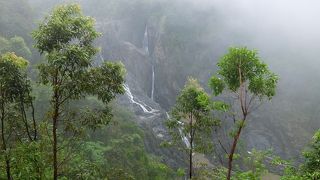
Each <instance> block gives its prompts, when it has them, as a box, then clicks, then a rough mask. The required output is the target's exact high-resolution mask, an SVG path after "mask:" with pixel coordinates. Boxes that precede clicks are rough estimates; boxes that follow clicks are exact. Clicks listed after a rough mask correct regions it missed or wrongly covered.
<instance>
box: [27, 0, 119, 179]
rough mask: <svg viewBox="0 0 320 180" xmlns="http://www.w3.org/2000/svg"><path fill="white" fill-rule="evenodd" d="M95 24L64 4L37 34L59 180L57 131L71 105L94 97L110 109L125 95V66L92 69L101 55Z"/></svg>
mask: <svg viewBox="0 0 320 180" xmlns="http://www.w3.org/2000/svg"><path fill="white" fill-rule="evenodd" d="M94 22H95V21H94V19H93V18H91V17H87V16H84V15H83V14H82V12H81V8H80V7H79V5H76V4H72V5H62V6H58V7H56V8H55V9H54V10H53V11H52V13H51V14H50V15H49V16H47V17H46V18H45V19H44V20H43V21H42V22H41V23H40V24H39V28H38V29H37V30H36V31H34V32H33V37H34V39H35V47H36V48H37V49H38V50H39V51H40V53H41V54H45V56H46V62H45V63H43V64H41V65H39V73H40V82H41V83H42V84H45V85H48V86H50V87H51V90H52V97H51V108H52V109H51V111H50V113H49V114H50V118H51V120H52V136H53V142H52V143H53V145H52V154H53V163H52V166H53V170H54V171H53V179H55V180H56V179H57V178H58V175H59V172H58V166H59V164H61V163H63V162H60V163H59V162H58V133H57V130H58V127H59V123H60V122H63V121H66V120H68V119H67V118H66V117H65V116H63V115H64V114H66V112H65V111H67V110H66V108H65V107H66V106H67V102H69V101H70V100H79V99H83V98H84V97H86V96H88V95H94V96H97V97H98V98H99V99H100V100H101V101H102V102H104V103H105V104H106V107H107V104H108V103H109V102H110V101H111V100H113V99H114V98H115V96H116V95H117V94H122V93H124V89H123V87H122V84H123V82H124V74H125V70H124V68H123V65H122V64H121V63H111V62H107V63H104V64H103V65H101V66H99V67H92V58H93V57H94V56H95V54H96V53H97V52H98V48H96V47H95V46H94V43H93V42H94V40H95V39H96V38H97V37H98V36H99V33H98V32H97V31H96V30H95V28H94ZM63 112H64V113H63ZM102 114H104V116H103V117H104V118H102V119H101V118H88V117H87V116H78V118H79V122H81V123H80V124H79V125H90V126H95V124H106V123H107V122H108V120H109V119H110V117H111V114H110V111H109V110H104V111H103V113H102ZM64 118H65V119H64ZM60 125H62V124H60Z"/></svg>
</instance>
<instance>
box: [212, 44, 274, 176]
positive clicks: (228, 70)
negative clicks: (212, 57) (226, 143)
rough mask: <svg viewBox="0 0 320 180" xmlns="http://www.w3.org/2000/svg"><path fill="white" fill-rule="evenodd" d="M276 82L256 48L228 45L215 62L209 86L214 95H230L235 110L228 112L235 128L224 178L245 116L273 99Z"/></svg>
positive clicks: (245, 118)
mask: <svg viewBox="0 0 320 180" xmlns="http://www.w3.org/2000/svg"><path fill="white" fill-rule="evenodd" d="M277 82H278V77H277V75H275V74H274V73H272V72H271V71H270V70H269V68H268V66H267V64H265V63H264V62H262V61H261V60H260V58H259V56H258V53H257V51H255V50H249V49H247V48H246V47H239V48H230V49H229V52H228V53H227V54H226V55H224V56H223V57H222V58H221V59H220V61H219V62H218V71H217V75H216V76H212V77H211V79H210V82H209V85H210V87H211V89H212V90H213V94H214V95H215V96H218V95H220V94H221V93H222V92H223V91H226V92H227V93H228V95H229V96H232V99H233V102H232V104H230V105H229V107H231V109H233V110H234V112H231V114H232V116H233V121H234V124H235V127H234V129H233V130H232V132H231V135H232V145H231V148H230V151H229V152H228V154H227V156H228V174H227V179H230V178H231V171H232V161H233V159H234V154H235V151H236V147H237V144H238V142H239V138H240V135H241V132H242V130H243V128H244V127H245V123H246V121H247V119H248V115H249V114H250V113H252V111H254V110H256V109H257V108H258V107H259V105H260V104H261V103H263V102H264V101H266V100H271V99H272V97H273V96H274V95H275V92H276V85H277ZM234 97H235V98H234Z"/></svg>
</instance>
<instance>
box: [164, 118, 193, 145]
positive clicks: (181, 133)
mask: <svg viewBox="0 0 320 180" xmlns="http://www.w3.org/2000/svg"><path fill="white" fill-rule="evenodd" d="M166 115H167V118H168V119H170V115H169V113H168V112H166ZM178 123H179V124H180V125H181V126H183V122H181V121H178ZM178 130H179V133H180V136H181V138H182V141H183V142H184V144H185V145H186V147H187V148H190V142H189V140H188V138H187V137H186V136H185V135H183V132H182V130H183V128H182V127H179V128H178Z"/></svg>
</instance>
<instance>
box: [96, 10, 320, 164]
mask: <svg viewBox="0 0 320 180" xmlns="http://www.w3.org/2000/svg"><path fill="white" fill-rule="evenodd" d="M180 8H181V7H180ZM180 11H181V10H180ZM166 13H167V14H166ZM171 13H172V12H171ZM178 13H179V12H177V13H176V14H175V13H173V14H174V15H172V14H170V13H168V12H162V14H161V15H158V16H157V17H154V16H150V17H149V16H144V18H141V19H139V20H137V19H135V23H134V24H135V26H134V28H133V26H132V24H133V23H132V22H131V21H130V20H128V18H124V19H118V20H112V19H111V20H110V18H109V19H105V20H103V19H100V20H99V21H98V29H99V30H100V32H102V34H103V36H102V37H101V39H100V40H99V42H98V45H99V46H101V47H102V52H101V56H102V59H107V60H120V61H122V62H123V63H124V64H125V66H126V69H127V82H126V84H127V87H128V89H127V95H125V96H123V97H121V98H120V100H119V102H120V103H121V104H123V105H125V106H127V107H129V108H130V109H132V111H133V112H135V114H136V116H137V119H138V123H139V124H140V125H141V126H142V127H144V129H145V130H146V132H147V133H148V134H149V135H150V136H148V138H147V139H146V142H145V143H146V145H147V147H148V148H149V152H152V153H155V154H157V155H160V156H164V157H165V159H166V160H165V161H167V162H169V161H170V164H173V165H174V166H178V165H179V164H180V165H181V164H183V161H182V160H181V157H182V156H181V155H180V154H178V153H176V151H174V150H168V149H164V148H159V144H160V142H161V141H162V140H163V139H165V138H168V137H167V133H166V129H165V126H164V121H165V119H166V116H165V112H166V111H168V110H170V107H171V106H172V105H173V104H174V102H175V97H176V95H177V94H178V92H179V90H180V89H181V88H182V87H183V85H184V83H185V80H186V79H187V77H188V76H194V77H195V78H198V79H199V80H200V82H201V83H202V84H203V86H204V87H206V84H207V80H208V78H209V77H210V75H211V74H213V73H214V72H215V70H216V66H215V64H216V62H217V60H218V58H219V57H220V56H222V55H223V54H224V53H225V51H226V49H227V47H228V46H230V45H233V44H240V45H243V44H247V43H248V42H247V41H245V40H243V39H246V38H245V37H243V36H241V35H240V34H237V33H231V32H230V29H229V30H228V28H230V27H223V23H221V22H219V21H216V19H217V17H216V16H215V15H214V14H213V15H212V14H205V13H203V12H201V13H198V14H200V15H198V14H197V12H195V13H193V14H192V16H188V14H187V15H186V14H183V13H182V15H181V14H178ZM180 13H181V12H180ZM177 14H178V15H177ZM203 14H205V15H203ZM177 16H178V17H180V16H181V17H184V16H186V19H179V18H178V20H177ZM139 17H140V16H139ZM132 18H133V19H134V17H132ZM129 19H130V18H129ZM212 26H213V27H214V28H212ZM146 44H147V45H146ZM249 45H250V42H249ZM146 48H147V50H146ZM278 53H279V52H278ZM277 55H278V54H276V53H274V52H272V54H271V55H265V54H263V57H270V56H274V57H277ZM286 59H288V58H286ZM267 63H268V64H270V65H271V66H272V69H275V72H282V73H280V78H281V80H280V84H279V89H278V95H277V96H276V97H275V98H274V100H273V101H272V102H270V103H266V104H265V105H263V106H262V107H261V108H260V109H259V110H258V111H256V112H255V113H254V114H252V115H251V117H250V120H249V123H248V126H247V127H246V129H245V131H244V134H243V142H242V147H241V149H243V150H244V151H246V150H251V149H252V148H256V149H260V150H265V149H273V150H274V152H275V153H276V154H277V155H281V156H282V157H283V158H297V157H298V155H299V154H300V151H301V149H302V147H303V146H304V145H305V144H306V142H307V139H309V138H310V137H311V135H312V133H313V132H314V130H315V128H316V127H319V126H320V124H319V121H317V120H316V119H317V111H316V110H315V111H312V112H311V111H310V112H309V111H308V110H307V109H313V105H311V104H308V103H306V102H307V101H306V102H305V100H304V99H303V97H300V98H298V99H295V98H292V97H294V96H299V93H298V89H294V88H291V89H287V87H288V84H287V82H288V81H290V78H288V77H287V76H288V74H285V73H283V71H282V70H283V69H282V67H283V66H284V64H285V61H284V62H283V63H284V64H281V63H279V62H277V63H275V62H274V61H270V62H267ZM288 69H290V67H288ZM291 69H294V68H292V67H291ZM153 74H154V76H153ZM282 77H283V78H282ZM303 78H304V77H303V76H301V77H300V80H303ZM291 86H292V84H291ZM291 86H289V87H291ZM129 89H130V93H129V92H128V90H129ZM153 89H154V90H153ZM208 92H209V91H208ZM313 94H314V93H313ZM295 102H303V103H302V106H301V107H299V105H298V104H296V103H295ZM308 102H309V101H308ZM310 102H314V100H310ZM227 121H228V120H225V121H224V122H223V123H224V124H226V126H228V124H229V122H227ZM308 124H312V125H314V126H308ZM227 134H228V133H227V132H226V131H225V132H223V134H222V135H224V136H225V135H227ZM220 135H221V134H220ZM225 143H227V141H225ZM217 148H219V147H217ZM171 158H173V160H170V159H171Z"/></svg>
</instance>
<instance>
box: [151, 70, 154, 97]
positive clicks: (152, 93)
mask: <svg viewBox="0 0 320 180" xmlns="http://www.w3.org/2000/svg"><path fill="white" fill-rule="evenodd" d="M153 97H154V65H152V85H151V99H152V100H153Z"/></svg>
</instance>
